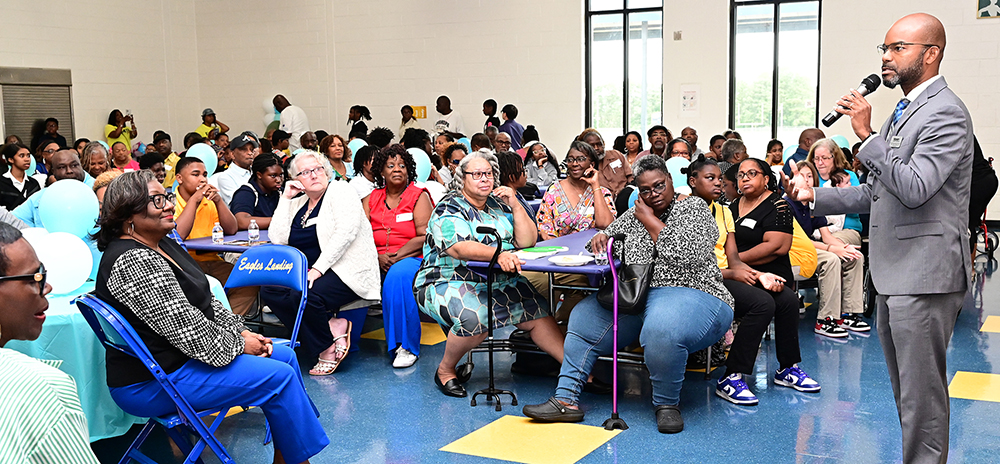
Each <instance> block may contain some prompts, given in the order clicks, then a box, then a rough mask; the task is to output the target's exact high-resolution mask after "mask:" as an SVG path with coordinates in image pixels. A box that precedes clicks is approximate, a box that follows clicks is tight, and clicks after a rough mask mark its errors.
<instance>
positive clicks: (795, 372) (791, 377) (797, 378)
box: [774, 364, 819, 393]
mask: <svg viewBox="0 0 1000 464" xmlns="http://www.w3.org/2000/svg"><path fill="white" fill-rule="evenodd" d="M774 384H775V385H781V386H782V387H789V388H794V389H796V390H798V391H800V392H806V393H817V392H819V383H817V382H816V381H815V380H813V379H810V378H809V376H808V375H807V374H806V373H805V372H802V369H799V365H798V364H795V365H793V366H792V367H789V368H787V369H779V370H777V371H775V372H774Z"/></svg>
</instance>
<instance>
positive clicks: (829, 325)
mask: <svg viewBox="0 0 1000 464" xmlns="http://www.w3.org/2000/svg"><path fill="white" fill-rule="evenodd" d="M815 332H816V333H818V334H820V335H825V336H827V337H830V338H844V337H846V336H847V330H845V329H844V328H843V327H841V326H840V325H838V324H837V321H836V320H835V319H834V318H832V317H828V318H826V319H816V329H815Z"/></svg>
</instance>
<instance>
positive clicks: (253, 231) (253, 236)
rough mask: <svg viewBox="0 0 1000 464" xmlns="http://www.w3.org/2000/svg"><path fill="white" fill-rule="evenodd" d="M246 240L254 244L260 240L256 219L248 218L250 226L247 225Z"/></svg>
mask: <svg viewBox="0 0 1000 464" xmlns="http://www.w3.org/2000/svg"><path fill="white" fill-rule="evenodd" d="M247 240H250V245H256V244H257V242H259V241H260V227H257V220H256V219H251V220H250V227H247Z"/></svg>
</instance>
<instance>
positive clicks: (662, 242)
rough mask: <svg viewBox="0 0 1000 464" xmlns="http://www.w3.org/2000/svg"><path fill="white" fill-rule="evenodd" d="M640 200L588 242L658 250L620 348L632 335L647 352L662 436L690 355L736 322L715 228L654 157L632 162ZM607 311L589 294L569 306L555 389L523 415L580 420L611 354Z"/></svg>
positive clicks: (635, 252) (623, 324)
mask: <svg viewBox="0 0 1000 464" xmlns="http://www.w3.org/2000/svg"><path fill="white" fill-rule="evenodd" d="M635 179H636V185H637V187H638V189H639V198H638V199H637V200H636V202H635V206H634V207H633V208H632V209H629V210H628V211H626V212H625V213H623V214H622V215H621V216H620V217H619V218H618V219H616V220H615V221H614V222H612V223H611V225H610V226H608V228H607V229H606V230H605V231H604V232H603V233H598V234H597V235H595V236H594V238H593V239H592V240H591V242H590V247H591V249H592V250H593V251H594V253H604V252H605V250H606V247H607V242H608V237H610V236H613V235H615V234H619V233H624V234H625V237H626V238H625V239H624V241H623V242H620V243H618V244H616V246H615V253H616V254H617V256H618V258H619V259H623V260H624V262H626V263H630V264H632V263H643V262H647V263H648V262H649V259H650V257H651V256H653V248H654V247H655V248H656V252H657V256H656V261H655V262H654V268H653V279H652V282H651V284H650V289H649V297H648V299H647V301H646V307H645V308H644V309H643V310H642V312H640V313H639V314H638V315H620V316H619V322H618V330H619V336H618V347H617V348H618V349H620V348H622V347H624V346H627V345H629V344H630V343H632V342H633V341H634V340H635V339H636V338H638V339H639V343H640V344H641V345H642V347H643V349H644V357H645V362H646V367H647V368H648V369H649V376H650V380H651V381H652V384H653V406H655V408H656V425H657V428H658V429H659V430H660V432H662V433H677V432H680V431H681V430H683V429H684V421H683V419H682V418H681V413H680V409H678V403H679V402H680V391H681V385H682V383H683V382H684V369H685V367H686V362H687V358H688V353H691V352H695V351H698V350H701V349H704V348H706V347H708V346H709V345H711V344H712V343H715V342H716V341H717V340H719V339H720V338H722V335H723V334H725V332H726V330H727V329H728V328H729V326H730V324H731V323H732V321H733V310H732V306H733V298H732V296H730V294H729V292H728V291H727V290H726V287H725V286H724V285H723V284H722V273H721V272H720V271H719V267H718V266H717V265H716V263H715V254H714V251H713V250H714V246H715V241H716V239H717V238H718V235H719V230H718V228H717V227H716V226H715V220H714V219H713V218H712V215H711V213H710V212H709V210H708V209H707V208H705V203H704V201H703V200H701V199H700V198H698V197H684V196H681V195H677V194H675V193H674V189H673V187H672V185H673V184H672V181H671V179H670V173H669V172H667V167H666V164H665V163H664V161H663V159H662V158H660V157H658V156H647V157H643V158H641V159H640V160H639V161H638V163H637V165H636V167H635ZM612 320H613V318H612V314H611V312H610V311H608V310H607V309H604V308H603V307H601V305H600V304H599V303H598V302H597V297H596V295H590V296H589V297H587V298H586V299H584V300H583V301H582V302H580V304H579V305H577V307H576V309H575V310H574V311H573V313H572V315H571V317H570V320H569V328H568V333H567V334H566V344H565V346H564V357H563V364H562V370H561V371H560V372H559V386H558V387H557V388H556V393H555V396H554V397H552V398H550V399H549V400H548V401H546V402H545V403H542V404H537V405H529V406H525V407H524V415H526V416H528V417H531V418H533V419H536V420H540V421H545V422H580V421H582V420H583V411H581V410H580V409H579V407H578V405H577V402H578V398H579V395H580V391H581V390H582V389H583V385H584V383H585V382H586V380H587V376H588V375H589V373H590V371H591V368H592V367H593V366H594V362H595V361H597V358H598V356H602V355H607V354H610V353H611V350H612V349H615V347H614V346H613V333H612V330H611V328H612Z"/></svg>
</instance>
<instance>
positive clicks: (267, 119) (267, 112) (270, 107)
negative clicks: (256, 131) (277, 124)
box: [260, 98, 281, 131]
mask: <svg viewBox="0 0 1000 464" xmlns="http://www.w3.org/2000/svg"><path fill="white" fill-rule="evenodd" d="M260 106H261V108H263V109H264V116H262V117H261V119H260V121H261V122H262V123H264V130H265V131H266V130H267V126H269V125H271V123H272V122H274V121H277V120H278V119H279V118H280V117H281V112H279V111H278V109H277V108H275V107H274V103H272V102H271V100H270V99H268V98H265V99H264V101H263V102H261V105H260Z"/></svg>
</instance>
